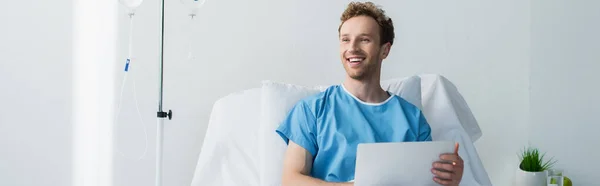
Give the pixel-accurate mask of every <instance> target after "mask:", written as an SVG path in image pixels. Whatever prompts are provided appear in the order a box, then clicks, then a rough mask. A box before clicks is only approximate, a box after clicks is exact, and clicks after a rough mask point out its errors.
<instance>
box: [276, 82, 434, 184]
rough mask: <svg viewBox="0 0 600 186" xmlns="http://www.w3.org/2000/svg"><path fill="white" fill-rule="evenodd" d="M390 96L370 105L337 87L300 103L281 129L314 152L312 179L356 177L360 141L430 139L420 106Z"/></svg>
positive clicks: (280, 130)
mask: <svg viewBox="0 0 600 186" xmlns="http://www.w3.org/2000/svg"><path fill="white" fill-rule="evenodd" d="M390 95H392V96H390V97H389V98H388V99H387V100H385V101H384V102H381V103H366V102H363V101H361V100H359V99H358V98H356V97H355V96H354V95H352V94H350V93H349V92H348V91H347V90H346V89H345V88H344V86H343V85H334V86H331V87H328V88H327V90H325V91H323V92H321V93H318V94H316V95H312V96H309V97H307V98H304V99H302V100H300V101H299V102H298V103H296V104H295V105H294V107H293V108H292V109H291V110H290V112H289V114H288V116H287V117H286V118H285V120H284V121H283V122H282V123H281V124H280V125H279V127H278V128H277V130H276V132H277V133H278V134H279V135H280V136H281V137H282V138H283V140H284V141H285V142H286V143H288V142H289V140H292V141H293V142H294V143H296V144H298V145H300V146H302V147H303V148H304V149H306V150H307V151H308V152H310V154H312V156H313V158H314V159H313V166H312V170H311V176H312V177H315V178H319V179H321V180H324V181H328V182H347V181H351V180H354V170H355V161H356V149H357V146H358V144H359V143H374V142H408V141H431V128H430V127H429V124H428V123H427V121H426V120H425V117H424V116H423V114H422V113H421V111H420V110H419V109H418V107H416V106H415V105H413V104H411V103H409V102H408V101H406V100H405V99H403V98H401V97H399V96H397V95H394V94H390Z"/></svg>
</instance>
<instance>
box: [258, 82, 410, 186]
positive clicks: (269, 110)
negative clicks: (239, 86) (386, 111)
mask: <svg viewBox="0 0 600 186" xmlns="http://www.w3.org/2000/svg"><path fill="white" fill-rule="evenodd" d="M381 85H382V88H383V89H384V90H387V91H390V92H391V93H393V94H396V95H398V96H400V97H402V98H404V99H406V100H407V101H408V102H410V103H412V104H414V105H416V106H417V107H418V108H422V106H421V80H420V78H419V77H418V76H411V77H407V78H397V79H390V80H386V81H383V82H382V83H381ZM328 87H329V86H315V87H306V86H299V85H293V84H286V83H279V82H272V81H263V83H262V98H261V99H262V115H261V123H260V127H259V131H258V136H259V139H258V140H259V141H258V142H259V145H258V153H259V172H260V185H261V186H279V185H281V176H282V169H283V158H284V154H285V150H286V146H287V145H286V143H285V142H284V141H283V140H282V139H281V137H280V136H279V135H278V134H277V133H276V132H275V130H276V129H277V127H278V126H279V124H280V123H281V121H283V120H284V119H285V117H286V116H287V114H288V112H289V111H290V109H292V107H293V106H294V105H295V104H296V103H297V102H298V101H300V100H301V99H303V98H305V97H308V96H310V95H313V94H317V93H319V92H321V91H324V90H325V89H327V88H328Z"/></svg>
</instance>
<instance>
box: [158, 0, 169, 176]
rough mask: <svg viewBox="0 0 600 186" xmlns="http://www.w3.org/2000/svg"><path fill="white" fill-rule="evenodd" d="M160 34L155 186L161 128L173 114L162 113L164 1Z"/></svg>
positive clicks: (161, 138) (159, 156) (160, 149)
mask: <svg viewBox="0 0 600 186" xmlns="http://www.w3.org/2000/svg"><path fill="white" fill-rule="evenodd" d="M161 9H162V10H161V14H160V17H161V32H160V62H159V63H160V66H159V74H160V79H159V82H160V83H159V90H158V112H156V117H157V127H156V180H155V183H156V186H161V185H162V155H163V128H164V124H165V123H164V122H165V118H167V117H168V118H169V120H171V118H172V117H173V112H171V110H169V112H168V113H167V112H164V111H163V110H162V109H163V108H162V102H163V60H164V41H165V0H161Z"/></svg>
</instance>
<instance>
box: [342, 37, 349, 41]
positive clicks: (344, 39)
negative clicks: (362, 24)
mask: <svg viewBox="0 0 600 186" xmlns="http://www.w3.org/2000/svg"><path fill="white" fill-rule="evenodd" d="M342 41H343V42H348V41H350V40H349V39H346V38H344V39H342Z"/></svg>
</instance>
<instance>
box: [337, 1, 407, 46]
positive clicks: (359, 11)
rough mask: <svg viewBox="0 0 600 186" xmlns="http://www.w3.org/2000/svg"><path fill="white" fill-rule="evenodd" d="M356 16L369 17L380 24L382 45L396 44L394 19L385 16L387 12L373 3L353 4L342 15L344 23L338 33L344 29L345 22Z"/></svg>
mask: <svg viewBox="0 0 600 186" xmlns="http://www.w3.org/2000/svg"><path fill="white" fill-rule="evenodd" d="M356 16H369V17H371V18H373V19H375V21H377V24H379V36H380V38H379V41H380V42H381V44H384V43H387V42H389V43H390V45H392V44H394V37H395V34H394V24H393V23H392V19H391V18H389V17H387V16H386V15H385V11H384V10H383V9H381V8H379V7H378V6H377V5H375V4H373V3H372V2H351V3H350V4H348V7H346V10H344V13H342V16H341V18H340V20H341V21H342V23H341V24H340V26H339V28H338V33H339V32H340V29H341V28H342V25H343V24H344V22H346V21H347V20H348V19H350V18H353V17H356Z"/></svg>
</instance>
